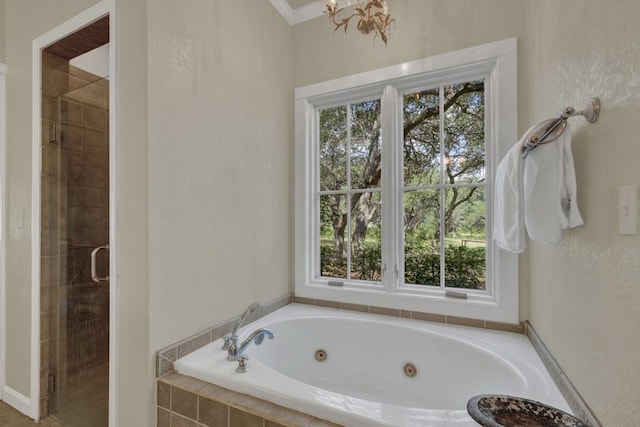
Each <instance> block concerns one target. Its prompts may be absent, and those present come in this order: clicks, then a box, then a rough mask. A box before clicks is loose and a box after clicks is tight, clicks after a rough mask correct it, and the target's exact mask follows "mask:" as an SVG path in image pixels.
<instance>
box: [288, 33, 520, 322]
mask: <svg viewBox="0 0 640 427" xmlns="http://www.w3.org/2000/svg"><path fill="white" fill-rule="evenodd" d="M515 51H516V41H515V39H511V40H505V41H502V42H496V43H491V44H488V45H483V46H478V47H476V48H472V49H467V50H463V51H457V52H452V53H449V54H445V55H441V56H439V57H436V58H427V59H424V60H420V61H414V62H411V63H405V64H401V65H399V66H395V67H388V68H385V69H382V70H376V71H375V72H370V73H364V74H360V75H355V76H350V77H346V78H343V79H338V80H333V81H330V82H325V83H321V84H318V85H313V86H307V87H304V88H299V89H297V90H296V289H295V290H296V295H298V296H303V297H310V298H320V299H328V300H334V301H343V302H349V303H355V304H365V305H377V306H383V307H394V308H400V309H405V310H413V311H424V312H432V313H439V314H447V315H454V316H463V317H470V318H480V319H485V320H495V321H503V322H517V321H518V289H517V287H518V282H517V257H515V256H514V255H513V254H508V253H506V252H503V251H501V250H500V249H498V248H497V246H496V245H495V244H494V243H493V242H492V241H491V239H490V238H487V236H491V204H492V200H493V195H492V183H493V174H494V170H495V168H496V166H497V163H498V160H499V159H500V158H501V157H502V156H503V155H504V154H505V153H506V151H507V150H508V149H509V148H510V146H511V145H512V144H513V143H514V142H515V141H516V138H517V133H516V132H517V130H516V111H515V110H516V95H515V94H516V92H515V87H516V73H515V61H516V59H515V56H516V52H515ZM381 77H382V78H381Z"/></svg>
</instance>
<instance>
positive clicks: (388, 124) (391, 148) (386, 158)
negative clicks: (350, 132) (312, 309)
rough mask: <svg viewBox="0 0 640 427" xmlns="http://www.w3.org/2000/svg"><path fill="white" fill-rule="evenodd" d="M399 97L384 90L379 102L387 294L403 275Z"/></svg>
mask: <svg viewBox="0 0 640 427" xmlns="http://www.w3.org/2000/svg"><path fill="white" fill-rule="evenodd" d="M398 103H399V95H398V91H397V89H396V88H394V87H393V86H387V87H386V88H385V90H384V93H383V95H382V99H381V101H380V119H381V122H382V182H381V185H382V264H383V269H384V273H383V274H384V275H383V278H382V285H383V286H384V288H385V290H386V291H387V292H395V291H396V290H397V288H398V281H399V278H400V277H402V275H401V274H400V273H399V264H400V259H401V258H400V256H399V248H401V245H400V244H399V243H398V242H399V237H400V238H401V235H400V236H398V233H399V232H400V230H401V229H400V228H399V227H398V223H399V222H398V206H399V205H400V197H399V195H398V190H399V189H401V187H400V185H399V181H398V175H399V174H398V170H402V168H401V166H402V165H401V164H400V163H399V162H401V158H400V159H399V158H398V153H399V148H398V147H399V146H401V144H399V143H398V137H399V135H400V134H399V131H398V129H399V123H398V122H399V115H398Z"/></svg>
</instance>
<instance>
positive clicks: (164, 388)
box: [157, 381, 171, 409]
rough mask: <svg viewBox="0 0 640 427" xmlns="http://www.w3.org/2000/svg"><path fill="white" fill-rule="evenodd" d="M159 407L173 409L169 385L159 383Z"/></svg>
mask: <svg viewBox="0 0 640 427" xmlns="http://www.w3.org/2000/svg"><path fill="white" fill-rule="evenodd" d="M157 393H158V406H160V407H162V408H166V409H171V386H170V385H169V384H166V383H163V382H160V381H158V384H157Z"/></svg>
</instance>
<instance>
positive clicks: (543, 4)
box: [520, 0, 640, 426]
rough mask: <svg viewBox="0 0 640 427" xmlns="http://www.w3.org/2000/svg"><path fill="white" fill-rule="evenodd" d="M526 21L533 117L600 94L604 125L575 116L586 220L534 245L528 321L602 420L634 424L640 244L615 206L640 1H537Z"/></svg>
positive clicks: (631, 111) (632, 168) (631, 148)
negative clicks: (625, 230)
mask: <svg viewBox="0 0 640 427" xmlns="http://www.w3.org/2000/svg"><path fill="white" fill-rule="evenodd" d="M527 17H528V24H529V25H528V29H527V39H526V43H527V45H529V46H531V49H530V50H529V52H530V55H529V56H528V57H527V59H526V60H527V65H526V68H527V70H528V75H529V78H528V82H527V83H528V85H527V86H528V87H527V89H526V92H525V93H522V94H521V98H520V99H521V103H526V104H527V106H528V108H529V109H530V112H529V120H528V122H529V123H533V122H535V121H537V120H540V119H543V118H546V117H548V116H550V115H552V114H554V113H555V112H557V111H558V110H560V109H561V108H563V107H564V106H567V105H575V106H576V107H581V105H582V102H583V100H584V99H585V98H587V97H589V96H599V97H600V99H601V101H602V115H601V116H600V120H599V121H598V123H596V124H593V125H587V124H585V123H586V122H585V121H584V120H583V119H582V118H575V119H573V120H571V123H572V125H574V132H573V153H574V156H575V162H576V173H577V181H578V202H579V206H580V210H581V213H582V216H583V217H584V220H585V225H584V226H583V227H580V228H577V229H575V231H571V232H569V233H567V236H566V238H565V239H564V240H563V241H562V242H561V243H560V245H559V246H558V247H557V248H549V247H546V246H543V245H539V244H532V245H531V248H530V251H529V260H530V286H531V290H530V298H531V301H530V308H531V322H532V324H533V326H534V327H535V328H536V330H537V331H538V332H539V333H540V335H541V337H542V339H543V340H544V342H545V343H546V344H547V346H548V347H549V349H550V350H551V352H552V353H553V354H554V356H555V357H556V358H557V359H558V361H559V362H560V364H561V366H562V367H563V368H564V370H565V371H566V372H567V374H568V375H569V377H570V379H571V380H572V381H573V382H574V383H575V385H576V386H577V387H578V389H579V391H580V392H581V393H582V394H583V396H584V397H585V398H586V400H587V401H588V403H589V404H590V405H591V406H592V408H593V409H594V410H595V413H596V415H597V416H598V417H599V418H600V420H601V421H602V422H603V424H604V425H606V426H631V425H636V424H637V419H638V417H639V416H640V404H639V403H640V401H639V400H638V393H639V390H640V369H638V360H640V359H639V356H638V355H639V354H640V327H639V326H640V309H639V307H640V242H639V239H638V236H622V235H620V234H619V233H618V209H617V204H618V188H619V186H621V185H625V184H633V183H635V184H638V183H640V144H639V143H638V135H640V122H639V121H638V115H639V112H640V77H639V76H640V74H638V70H640V45H639V44H638V41H639V40H640V3H638V2H637V1H636V0H616V1H614V2H606V1H601V0H570V1H556V0H529V1H528V2H527ZM520 125H521V126H520V128H521V130H524V128H525V127H526V126H527V125H528V123H521V124H520ZM636 215H637V213H636Z"/></svg>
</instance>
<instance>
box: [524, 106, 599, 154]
mask: <svg viewBox="0 0 640 427" xmlns="http://www.w3.org/2000/svg"><path fill="white" fill-rule="evenodd" d="M574 116H582V117H584V118H585V119H586V120H587V122H588V123H595V122H596V121H597V120H598V117H599V116H600V99H599V98H590V99H588V100H587V101H586V103H585V106H584V109H583V110H580V111H576V109H575V108H573V107H567V108H565V109H564V110H562V113H561V114H560V117H558V118H555V119H547V120H544V121H542V122H540V123H538V124H537V125H536V126H534V128H533V129H532V130H531V131H529V136H528V137H527V138H526V139H525V142H524V146H523V147H522V152H523V153H524V154H523V156H522V158H525V157H527V155H528V154H529V153H530V152H531V151H533V150H534V149H535V148H536V147H538V146H539V145H543V144H548V143H550V142H553V141H555V140H557V139H558V138H559V137H560V135H562V133H563V132H564V131H565V129H566V127H567V119H568V118H569V117H574Z"/></svg>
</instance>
